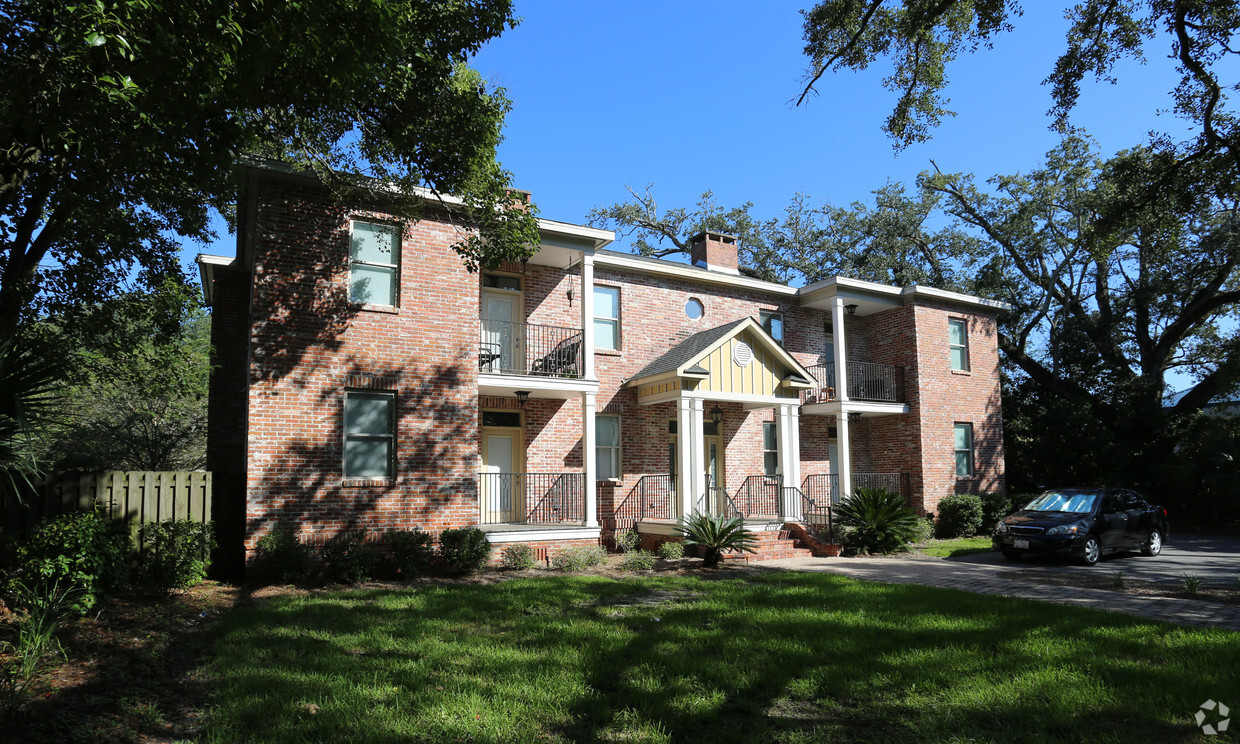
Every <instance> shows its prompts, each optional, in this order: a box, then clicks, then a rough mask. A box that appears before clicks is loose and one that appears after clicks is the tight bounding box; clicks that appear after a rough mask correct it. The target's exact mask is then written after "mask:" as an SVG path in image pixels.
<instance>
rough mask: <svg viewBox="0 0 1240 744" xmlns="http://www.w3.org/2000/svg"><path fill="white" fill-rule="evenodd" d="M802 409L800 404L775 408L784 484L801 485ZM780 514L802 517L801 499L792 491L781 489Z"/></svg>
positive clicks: (791, 518) (786, 485)
mask: <svg viewBox="0 0 1240 744" xmlns="http://www.w3.org/2000/svg"><path fill="white" fill-rule="evenodd" d="M800 417H801V409H800V406H798V405H784V404H780V405H779V406H778V407H777V408H776V409H775V436H776V446H777V448H778V456H779V472H780V475H782V476H783V483H782V485H783V486H785V487H792V488H799V487H800V486H801V418H800ZM780 499H781V505H780V514H781V515H782V516H783V518H784V519H785V520H788V521H796V520H798V519H800V518H801V499H800V498H797V497H796V495H795V493H793V492H790V491H782V490H781V491H780Z"/></svg>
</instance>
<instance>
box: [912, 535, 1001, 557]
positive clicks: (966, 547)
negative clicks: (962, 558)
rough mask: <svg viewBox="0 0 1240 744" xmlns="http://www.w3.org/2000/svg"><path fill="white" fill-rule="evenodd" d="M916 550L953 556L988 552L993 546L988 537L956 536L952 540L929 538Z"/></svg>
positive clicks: (939, 555)
mask: <svg viewBox="0 0 1240 744" xmlns="http://www.w3.org/2000/svg"><path fill="white" fill-rule="evenodd" d="M917 550H920V551H921V552H922V553H925V554H926V555H932V556H935V557H937V558H955V557H956V556H958V555H969V554H971V553H989V552H990V551H992V550H994V547H993V546H992V544H991V542H990V538H989V537H957V538H955V539H954V540H931V541H930V542H928V543H926V544H925V545H919V546H918V547H917Z"/></svg>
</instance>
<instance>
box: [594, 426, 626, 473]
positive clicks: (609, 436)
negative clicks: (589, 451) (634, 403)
mask: <svg viewBox="0 0 1240 744" xmlns="http://www.w3.org/2000/svg"><path fill="white" fill-rule="evenodd" d="M594 451H595V462H596V463H597V464H598V476H597V477H598V479H599V480H606V479H608V478H619V477H620V417H619V416H597V417H595V419H594Z"/></svg>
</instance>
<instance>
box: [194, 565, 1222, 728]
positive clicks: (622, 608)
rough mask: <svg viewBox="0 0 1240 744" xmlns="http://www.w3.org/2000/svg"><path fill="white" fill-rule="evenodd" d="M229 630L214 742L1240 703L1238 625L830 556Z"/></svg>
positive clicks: (321, 596) (851, 722)
mask: <svg viewBox="0 0 1240 744" xmlns="http://www.w3.org/2000/svg"><path fill="white" fill-rule="evenodd" d="M220 633H221V634H222V635H221V637H220V639H219V641H218V643H217V645H216V648H215V656H214V660H213V661H212V662H211V664H210V665H209V667H208V669H207V670H206V671H207V672H208V674H209V676H210V677H211V678H212V680H211V685H212V689H213V693H212V708H211V710H210V712H209V714H208V720H207V724H206V736H205V737H204V740H205V741H212V742H346V741H347V742H410V741H418V742H423V741H425V742H539V741H552V742H570V741H571V742H585V741H603V742H673V741H675V742H697V741H703V742H820V741H873V742H902V741H908V742H923V741H946V740H950V741H954V742H982V741H1001V742H1025V741H1048V742H1060V741H1089V742H1172V741H1198V740H1201V741H1219V740H1220V739H1221V740H1224V741H1226V740H1234V738H1230V739H1229V737H1233V733H1232V732H1228V733H1227V734H1225V735H1224V736H1221V737H1211V738H1209V739H1206V738H1204V737H1202V736H1201V734H1200V729H1198V728H1196V727H1195V726H1194V725H1193V723H1192V716H1193V714H1194V713H1195V712H1196V710H1197V706H1198V705H1200V704H1201V703H1202V702H1203V701H1205V700H1206V699H1208V698H1209V699H1213V700H1221V701H1224V702H1225V703H1227V704H1231V705H1235V706H1237V708H1240V675H1238V674H1237V668H1236V662H1237V659H1240V633H1233V632H1228V631H1221V630H1198V629H1189V628H1184V627H1179V626H1173V625H1167V624H1162V623H1157V622H1152V621H1145V620H1139V619H1136V618H1132V617H1128V616H1123V615H1113V614H1106V613H1099V612H1094V611H1091V610H1085V609H1077V608H1071V607H1064V606H1060V605H1052V604H1042V603H1038V602H1032V601H1026V600H1016V599H1008V598H1003V597H993V596H982V595H976V594H970V593H966V592H956V591H951V590H940V589H931V588H927V587H917V586H897V585H885V584H873V583H866V582H858V581H853V580H849V579H845V578H841V577H836V576H830V575H821V574H794V573H782V572H781V573H770V574H762V575H759V576H756V577H747V578H730V577H729V578H722V579H709V578H685V577H643V578H634V579H631V580H615V579H609V578H603V577H590V576H576V577H574V576H562V577H555V576H553V577H546V578H528V579H517V580H512V581H506V582H501V583H493V584H489V585H446V584H444V585H429V586H425V587H410V588H407V589H393V590H365V589H362V590H353V591H339V592H324V593H315V594H309V595H307V594H300V595H287V596H282V597H276V598H272V599H268V600H264V601H262V602H260V603H258V604H257V605H255V606H253V607H248V608H245V609H242V610H239V611H237V612H236V613H234V614H233V615H232V616H231V617H230V618H228V619H226V620H225V621H224V622H223V625H222V627H221V629H220ZM1233 701H1235V702H1234V703H1233Z"/></svg>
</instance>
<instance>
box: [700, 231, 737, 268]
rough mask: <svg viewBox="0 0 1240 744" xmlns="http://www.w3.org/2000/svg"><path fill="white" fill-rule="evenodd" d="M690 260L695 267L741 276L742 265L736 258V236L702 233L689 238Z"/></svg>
mask: <svg viewBox="0 0 1240 744" xmlns="http://www.w3.org/2000/svg"><path fill="white" fill-rule="evenodd" d="M689 260H690V261H691V262H692V263H693V265H694V266H700V267H702V268H703V269H710V270H711V271H719V272H722V273H724V274H739V273H741V272H740V263H739V261H738V260H737V256H736V236H734V235H725V234H724V233H717V232H710V231H709V230H707V231H704V232H700V233H698V234H697V235H694V236H693V237H692V238H689Z"/></svg>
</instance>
